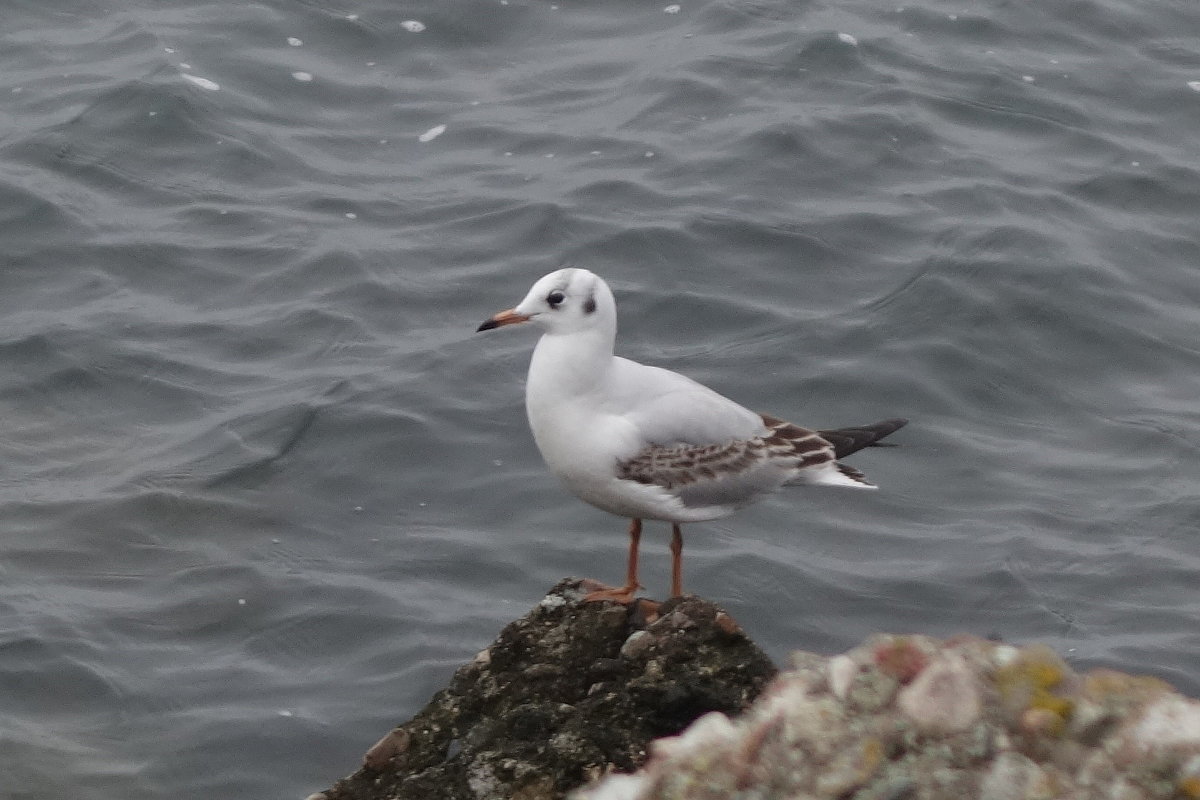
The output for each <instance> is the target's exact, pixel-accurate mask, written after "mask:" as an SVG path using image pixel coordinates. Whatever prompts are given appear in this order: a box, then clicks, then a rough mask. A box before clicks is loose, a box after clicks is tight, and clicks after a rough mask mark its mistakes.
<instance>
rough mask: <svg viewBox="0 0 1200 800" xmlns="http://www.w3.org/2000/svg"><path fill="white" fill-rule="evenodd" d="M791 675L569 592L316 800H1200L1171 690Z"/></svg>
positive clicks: (929, 655)
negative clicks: (1068, 799)
mask: <svg viewBox="0 0 1200 800" xmlns="http://www.w3.org/2000/svg"><path fill="white" fill-rule="evenodd" d="M790 663H791V665H792V668H791V669H790V670H788V671H786V672H783V673H779V674H775V669H774V667H773V666H772V665H771V664H770V662H769V661H768V660H767V659H766V657H765V656H764V655H763V654H762V652H761V651H760V650H759V649H758V648H757V647H755V646H754V644H753V643H751V642H750V641H749V640H748V639H747V638H746V636H745V634H744V633H743V632H742V630H741V628H739V627H738V626H737V624H736V623H735V622H734V621H733V620H732V619H730V618H729V616H728V615H727V614H725V613H724V612H722V611H721V610H720V609H718V608H717V607H716V606H714V605H712V604H711V603H708V602H706V601H704V600H701V599H699V598H695V597H688V598H679V599H676V600H672V601H670V602H667V603H664V604H662V606H661V607H658V606H655V605H654V604H650V603H644V604H640V605H635V606H634V607H631V608H625V607H622V606H617V605H615V604H612V603H584V602H582V601H581V591H580V588H579V582H577V581H563V582H561V583H560V584H558V585H557V586H556V587H555V588H554V589H553V590H552V591H551V593H550V594H549V595H547V596H546V598H545V599H544V600H542V601H541V602H540V603H539V604H538V605H537V606H536V607H535V608H534V609H533V610H532V611H531V612H530V613H529V614H528V615H526V616H525V617H523V618H521V619H519V620H517V621H515V622H513V623H511V624H510V625H508V626H507V627H506V628H505V629H504V630H503V631H502V632H501V634H500V636H499V638H498V639H497V640H496V641H495V642H494V643H493V644H492V645H491V646H490V647H488V648H487V649H486V650H484V651H483V652H482V653H480V654H479V655H478V656H476V657H475V658H473V659H472V660H471V661H470V662H469V663H467V664H465V665H464V666H462V667H460V668H459V670H458V671H457V672H456V673H455V674H454V678H453V679H452V680H451V682H450V685H449V686H448V687H447V688H446V689H443V690H442V691H440V692H438V693H437V694H436V695H435V696H434V697H433V699H432V700H431V701H430V703H429V705H428V706H426V707H425V709H423V710H422V711H421V712H420V713H418V714H417V715H416V716H415V717H414V718H413V719H412V720H410V721H408V722H406V723H404V724H403V725H400V726H399V727H397V728H396V729H395V730H393V731H391V732H390V733H388V734H387V735H385V736H384V737H383V738H382V739H380V740H379V742H378V743H376V744H375V745H374V746H373V747H371V749H370V750H368V751H367V754H366V756H365V757H364V765H363V768H362V769H360V770H359V771H358V772H356V773H354V774H353V775H350V776H349V777H347V778H345V779H343V780H341V781H339V782H338V783H337V784H335V785H334V786H333V787H332V788H330V789H328V790H326V791H325V792H323V793H321V794H318V795H313V797H314V798H318V800H384V798H388V799H389V800H392V799H393V798H394V799H395V800H415V799H416V798H420V800H426V798H438V800H443V799H444V800H558V799H559V798H564V797H568V796H569V797H570V800H727V799H728V798H735V797H736V798H737V800H798V799H800V798H803V800H835V798H836V799H837V800H960V799H961V798H981V800H1035V799H1042V798H1044V799H1045V800H1050V799H1051V798H1070V800H1178V799H1179V798H1184V799H1185V800H1186V799H1188V798H1190V799H1191V800H1200V702H1197V701H1195V700H1191V699H1188V698H1185V697H1181V696H1180V695H1178V694H1176V693H1175V692H1173V691H1171V688H1170V687H1169V686H1168V685H1167V684H1165V683H1163V682H1162V681H1159V680H1157V679H1154V678H1146V677H1137V676H1132V675H1125V674H1123V673H1119V672H1115V671H1113V670H1106V669H1097V670H1093V671H1092V672H1090V673H1087V674H1085V675H1078V674H1076V673H1075V672H1074V671H1073V670H1072V669H1071V668H1070V666H1068V665H1067V664H1066V663H1065V662H1064V661H1063V660H1062V659H1061V658H1060V657H1059V656H1058V655H1057V654H1055V653H1054V652H1053V651H1052V650H1050V649H1049V648H1047V647H1045V646H1040V645H1033V646H1029V647H1018V646H1015V645H1012V644H1000V643H996V642H992V641H988V640H985V639H978V638H974V637H969V636H959V637H954V638H951V639H947V640H944V641H940V640H937V639H933V638H931V637H927V636H892V635H877V636H873V637H871V638H870V639H868V640H867V641H866V642H865V643H863V644H862V645H860V646H859V647H856V648H854V649H853V650H850V651H849V652H847V653H844V654H841V655H836V656H833V657H826V656H819V655H816V654H813V653H802V652H798V653H795V654H793V656H792V658H791V660H790ZM756 698H757V699H756ZM752 701H753V702H752ZM585 784H586V785H585ZM581 787H582V788H581Z"/></svg>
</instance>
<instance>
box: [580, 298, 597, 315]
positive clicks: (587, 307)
mask: <svg viewBox="0 0 1200 800" xmlns="http://www.w3.org/2000/svg"><path fill="white" fill-rule="evenodd" d="M595 310H596V295H594V294H589V295H588V297H587V300H584V301H583V313H585V314H591V313H592V312H593V311H595Z"/></svg>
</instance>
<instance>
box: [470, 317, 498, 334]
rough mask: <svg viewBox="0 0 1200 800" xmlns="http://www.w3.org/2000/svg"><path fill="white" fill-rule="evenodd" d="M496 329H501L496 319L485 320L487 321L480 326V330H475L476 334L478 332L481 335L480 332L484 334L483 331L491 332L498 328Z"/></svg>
mask: <svg viewBox="0 0 1200 800" xmlns="http://www.w3.org/2000/svg"><path fill="white" fill-rule="evenodd" d="M496 327H499V326H498V325H497V324H496V320H494V319H485V320H484V321H483V323H482V324H481V325H480V326H479V327H478V328H476V329H475V332H476V333H480V332H482V331H490V330H491V329H492V328H496Z"/></svg>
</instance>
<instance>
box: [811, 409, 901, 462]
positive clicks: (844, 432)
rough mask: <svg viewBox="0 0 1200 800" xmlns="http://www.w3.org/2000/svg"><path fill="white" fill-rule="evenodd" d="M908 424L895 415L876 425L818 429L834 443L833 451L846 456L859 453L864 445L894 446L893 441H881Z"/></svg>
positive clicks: (828, 440) (826, 439)
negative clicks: (826, 429)
mask: <svg viewBox="0 0 1200 800" xmlns="http://www.w3.org/2000/svg"><path fill="white" fill-rule="evenodd" d="M907 424H908V420H906V419H904V418H903V417H893V418H892V419H885V420H883V421H882V422H876V423H875V424H874V425H862V426H858V427H854V428H838V429H836V430H828V431H817V433H818V434H820V436H821V438H822V439H824V440H825V441H827V442H829V443H830V444H831V445H833V452H834V455H836V456H837V457H838V458H845V457H846V456H848V455H850V454H851V453H857V452H858V451H859V450H862V449H863V448H864V447H893V446H894V445H893V444H892V443H891V442H880V441H879V440H880V439H882V438H884V437H885V436H891V435H892V434H893V433H895V432H896V431H898V430H900V429H901V428H903V427H904V426H905V425H907Z"/></svg>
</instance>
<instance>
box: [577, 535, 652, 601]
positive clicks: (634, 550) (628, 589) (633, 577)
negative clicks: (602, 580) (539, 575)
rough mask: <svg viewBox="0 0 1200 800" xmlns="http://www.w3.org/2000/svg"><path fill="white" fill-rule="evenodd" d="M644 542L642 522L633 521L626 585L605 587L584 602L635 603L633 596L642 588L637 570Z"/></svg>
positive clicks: (626, 569) (588, 596)
mask: <svg viewBox="0 0 1200 800" xmlns="http://www.w3.org/2000/svg"><path fill="white" fill-rule="evenodd" d="M641 541H642V521H641V520H640V519H632V520H630V521H629V562H628V563H627V564H626V566H625V585H624V586H621V587H613V586H604V587H603V588H600V589H596V590H595V591H593V592H589V593H588V595H587V596H586V597H584V598H583V600H584V602H586V603H590V602H594V601H596V600H613V601H615V602H617V603H623V604H625V605H628V604H629V603H632V602H633V596H634V595H635V594H636V593H637V590H638V589H640V588H642V587H641V585H640V584H638V579H637V568H638V545H639V544H640V543H641Z"/></svg>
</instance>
